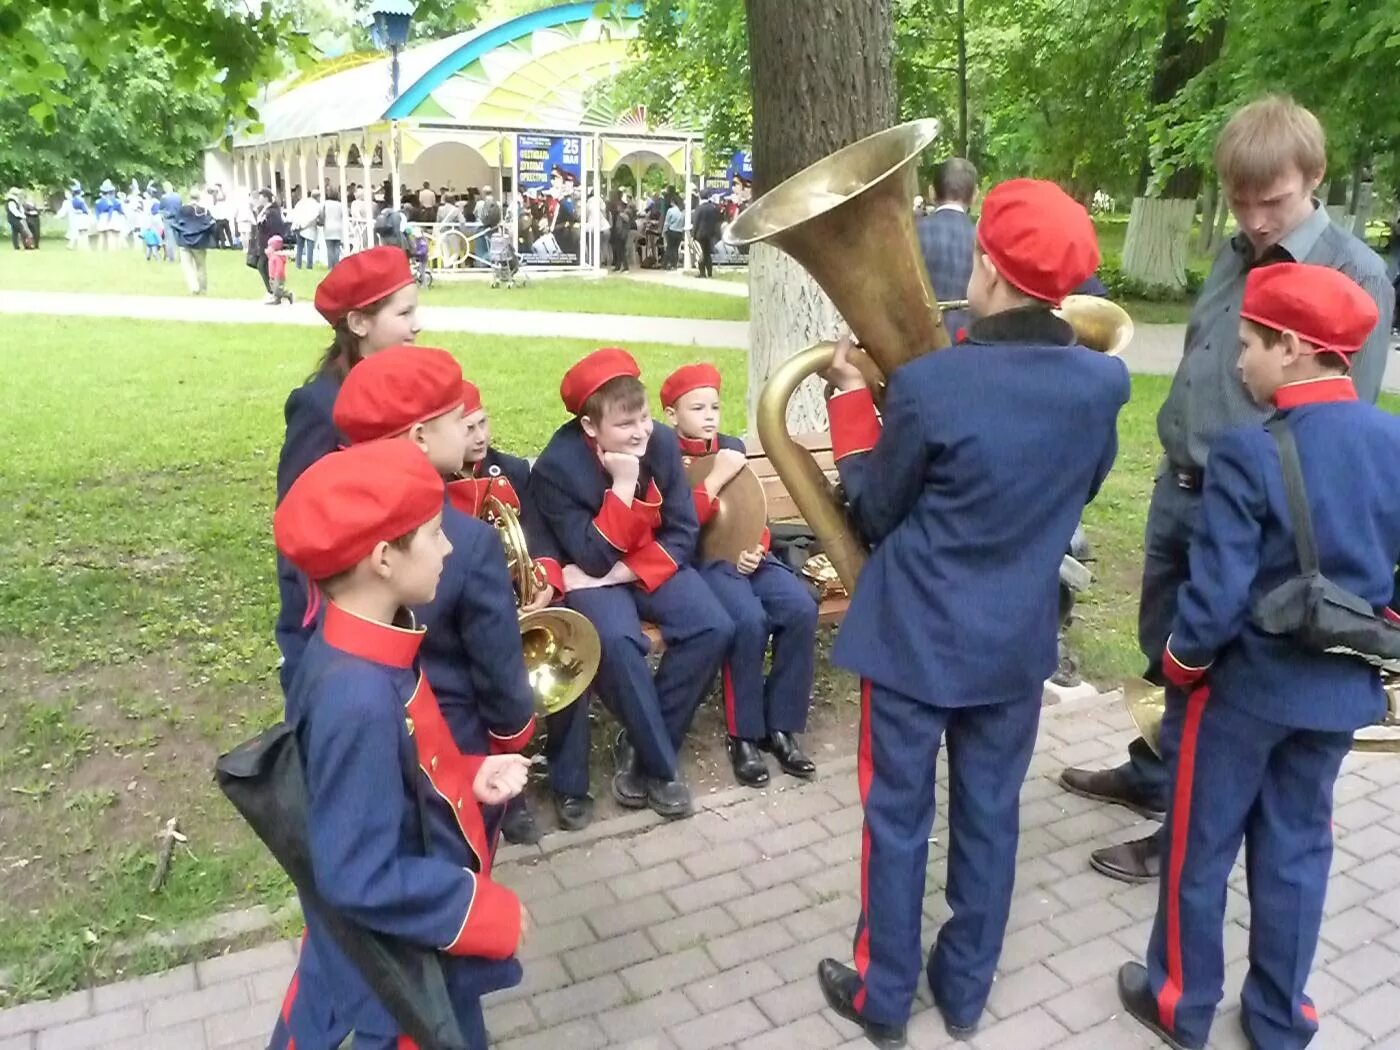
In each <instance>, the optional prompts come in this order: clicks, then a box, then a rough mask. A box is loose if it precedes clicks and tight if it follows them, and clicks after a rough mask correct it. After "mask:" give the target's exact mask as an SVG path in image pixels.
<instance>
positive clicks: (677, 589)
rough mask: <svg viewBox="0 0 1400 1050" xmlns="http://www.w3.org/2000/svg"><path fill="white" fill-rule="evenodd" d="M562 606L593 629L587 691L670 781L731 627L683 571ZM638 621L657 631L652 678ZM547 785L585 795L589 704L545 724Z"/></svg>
mask: <svg viewBox="0 0 1400 1050" xmlns="http://www.w3.org/2000/svg"><path fill="white" fill-rule="evenodd" d="M564 600H565V603H566V604H567V605H568V606H569V608H571V609H577V610H578V611H579V612H581V613H583V615H584V616H587V617H588V619H589V620H590V621H591V622H592V624H593V626H594V627H596V628H597V629H598V637H599V640H600V641H601V643H602V650H603V658H602V662H601V664H600V665H599V667H598V677H597V678H596V679H594V683H593V691H594V692H596V693H597V694H598V696H599V698H600V699H601V700H602V701H603V704H604V706H605V707H607V709H608V710H609V711H611V712H612V714H613V716H614V717H615V718H616V719H617V720H618V721H619V722H620V723H622V727H623V728H624V729H625V730H626V731H627V737H628V739H629V740H630V741H631V742H632V746H633V747H635V748H636V749H637V757H638V760H639V761H640V763H641V766H642V769H643V770H644V771H645V772H646V773H647V774H649V775H650V776H653V777H658V778H660V779H663V780H672V779H674V778H675V776H676V769H677V766H676V756H677V753H678V752H679V750H680V746H681V741H682V740H684V739H685V734H686V731H687V730H688V729H689V728H690V723H691V720H692V719H693V718H694V717H695V711H696V708H698V707H699V706H700V702H701V701H702V700H704V698H705V693H706V692H707V691H708V690H709V688H710V683H711V682H712V681H714V677H715V672H716V671H717V670H719V665H720V661H721V660H723V659H724V654H725V653H726V652H727V651H728V649H729V646H730V643H731V641H732V640H733V638H734V622H733V621H732V620H731V619H730V618H729V614H728V613H726V612H725V611H724V609H723V608H722V607H721V606H720V604H719V600H718V599H717V598H715V596H714V594H713V593H711V591H710V589H709V588H708V587H706V586H705V581H704V580H702V579H701V578H700V574H699V573H697V572H696V571H695V570H694V569H692V568H689V567H685V568H681V569H679V570H677V572H676V574H675V575H674V576H672V577H671V578H670V579H669V580H667V581H666V582H665V583H663V584H662V585H661V586H660V587H658V588H657V589H656V590H654V591H653V592H652V593H650V594H647V593H646V592H645V591H644V590H642V589H641V587H639V586H636V585H635V584H624V585H619V586H615V587H594V588H590V589H589V590H582V591H570V592H569V593H568V594H567V595H565V598H564ZM642 620H649V621H651V622H652V623H654V624H656V625H657V626H658V627H660V628H661V637H662V638H663V639H665V642H666V653H665V655H664V656H662V658H661V665H660V667H658V668H657V671H656V675H655V677H654V678H653V676H652V673H651V667H650V665H648V663H647V653H648V651H649V650H650V648H651V646H650V643H649V642H648V641H647V637H646V635H644V634H643V633H642ZM547 725H548V729H549V744H548V746H547V748H546V751H545V754H546V755H547V757H548V758H549V776H550V784H551V786H552V787H553V788H554V790H555V791H557V792H558V793H559V794H561V795H582V794H586V793H587V791H588V743H589V741H588V698H587V696H586V695H585V696H584V697H581V698H580V699H579V700H577V701H576V702H575V703H573V704H571V705H570V706H569V707H567V708H566V709H565V710H563V711H561V712H560V713H559V714H557V715H553V716H551V717H550V718H549V719H548V722H547Z"/></svg>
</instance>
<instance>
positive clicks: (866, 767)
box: [852, 680, 875, 1012]
mask: <svg viewBox="0 0 1400 1050" xmlns="http://www.w3.org/2000/svg"><path fill="white" fill-rule="evenodd" d="M874 775H875V767H874V765H873V756H872V749H871V746H870V683H869V682H868V681H865V680H862V681H861V683H860V746H859V749H858V751H857V755H856V776H857V778H858V780H859V782H860V805H861V808H862V809H864V808H865V803H866V799H868V798H869V797H870V781H871V779H872V778H873V777H874ZM855 964H856V973H857V974H859V975H860V989H859V990H858V991H857V992H856V994H855V999H854V1000H853V1001H852V1005H854V1006H855V1008H856V1010H857V1012H859V1011H860V1010H862V1009H864V1007H865V975H866V972H867V971H868V970H869V969H870V818H869V817H868V816H867V817H866V818H865V820H864V822H863V823H862V825H861V831H860V937H859V938H858V939H857V940H856V948H855Z"/></svg>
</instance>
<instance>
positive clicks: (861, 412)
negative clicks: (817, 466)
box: [826, 387, 880, 460]
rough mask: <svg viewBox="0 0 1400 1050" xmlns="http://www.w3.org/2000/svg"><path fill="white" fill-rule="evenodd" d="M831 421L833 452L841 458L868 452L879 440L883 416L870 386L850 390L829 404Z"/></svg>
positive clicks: (833, 455) (828, 409) (833, 454)
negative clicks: (876, 405) (878, 409)
mask: <svg viewBox="0 0 1400 1050" xmlns="http://www.w3.org/2000/svg"><path fill="white" fill-rule="evenodd" d="M826 414H827V416H828V417H829V418H830V420H831V455H832V458H834V459H837V460H841V459H844V458H845V457H846V456H851V455H854V454H855V453H857V452H869V451H870V450H871V449H872V448H874V447H875V443H876V442H877V441H879V440H880V417H879V416H877V415H876V414H875V398H874V396H873V395H872V394H871V393H870V388H869V387H861V388H860V389H858V390H847V391H846V392H845V393H842V394H837V395H836V396H835V397H833V398H832V399H831V400H830V401H828V402H827V403H826Z"/></svg>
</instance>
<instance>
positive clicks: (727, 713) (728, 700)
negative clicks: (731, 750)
mask: <svg viewBox="0 0 1400 1050" xmlns="http://www.w3.org/2000/svg"><path fill="white" fill-rule="evenodd" d="M720 677H721V678H722V679H723V680H724V720H725V722H726V723H727V724H728V725H729V735H730V736H738V735H739V719H738V718H737V717H736V716H735V714H734V680H733V679H732V678H730V677H729V661H727V660H726V661H725V663H724V667H723V669H722V674H721V676H720Z"/></svg>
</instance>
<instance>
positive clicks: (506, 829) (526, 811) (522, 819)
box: [501, 796, 540, 846]
mask: <svg viewBox="0 0 1400 1050" xmlns="http://www.w3.org/2000/svg"><path fill="white" fill-rule="evenodd" d="M501 834H502V835H503V836H504V837H505V840H506V841H507V842H510V843H514V844H515V845H517V846H533V845H535V844H536V843H537V842H539V841H540V826H539V824H537V823H535V815H534V814H533V813H531V812H530V804H529V803H528V802H526V801H525V798H524V797H523V796H518V797H516V798H514V799H512V800H511V801H510V802H508V803H507V804H506V815H505V816H504V817H502V818H501Z"/></svg>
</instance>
